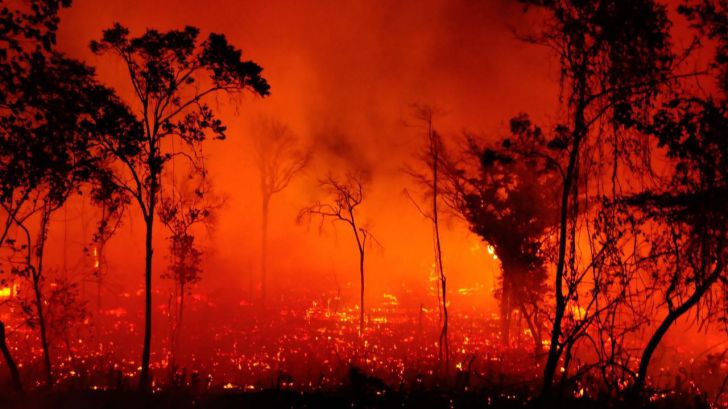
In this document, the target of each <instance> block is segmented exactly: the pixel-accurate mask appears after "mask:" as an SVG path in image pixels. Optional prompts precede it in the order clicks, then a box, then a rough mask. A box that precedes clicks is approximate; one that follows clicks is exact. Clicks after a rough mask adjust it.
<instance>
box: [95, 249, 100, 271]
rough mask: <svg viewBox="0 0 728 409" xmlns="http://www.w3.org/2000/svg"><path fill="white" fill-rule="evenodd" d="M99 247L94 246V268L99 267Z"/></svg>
mask: <svg viewBox="0 0 728 409" xmlns="http://www.w3.org/2000/svg"><path fill="white" fill-rule="evenodd" d="M99 265H100V264H99V249H98V248H97V247H94V268H96V269H98V268H99Z"/></svg>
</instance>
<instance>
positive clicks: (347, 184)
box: [297, 173, 375, 335]
mask: <svg viewBox="0 0 728 409" xmlns="http://www.w3.org/2000/svg"><path fill="white" fill-rule="evenodd" d="M320 183H321V187H322V188H323V190H324V191H325V192H326V193H327V195H328V196H329V198H330V201H329V202H324V203H322V202H318V201H317V202H316V203H314V204H313V205H311V206H308V207H305V208H303V209H301V211H300V212H299V213H298V217H297V221H298V222H301V221H302V220H304V219H306V218H309V219H310V218H312V217H320V219H321V223H322V225H323V223H324V221H326V220H330V221H332V222H343V223H345V224H346V225H347V226H349V228H350V229H351V232H352V234H353V235H354V240H355V241H356V248H357V251H358V252H359V335H363V334H364V256H365V252H366V248H367V240H369V239H372V240H375V239H374V237H373V236H372V235H371V233H370V232H369V230H367V229H366V228H365V227H362V225H361V222H360V221H359V220H358V218H357V217H358V216H357V208H358V207H359V205H361V203H362V201H363V200H364V187H363V186H364V182H363V180H362V176H361V175H356V174H353V173H349V174H347V176H346V179H345V180H344V181H340V180H338V179H336V178H335V177H333V176H328V177H327V178H326V179H323V180H321V181H320Z"/></svg>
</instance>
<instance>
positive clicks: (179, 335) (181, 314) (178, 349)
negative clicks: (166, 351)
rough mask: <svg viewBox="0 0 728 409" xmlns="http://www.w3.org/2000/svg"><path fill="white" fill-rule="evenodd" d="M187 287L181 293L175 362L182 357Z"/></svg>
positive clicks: (175, 334) (181, 287) (181, 289)
mask: <svg viewBox="0 0 728 409" xmlns="http://www.w3.org/2000/svg"><path fill="white" fill-rule="evenodd" d="M185 287H186V286H185V285H184V284H183V285H181V286H180V293H179V308H178V309H179V311H178V312H177V313H178V314H177V327H176V328H175V333H174V336H175V340H174V346H175V350H174V351H173V354H174V356H175V362H177V357H178V356H179V355H180V353H181V350H182V347H181V341H182V323H183V321H184V312H185Z"/></svg>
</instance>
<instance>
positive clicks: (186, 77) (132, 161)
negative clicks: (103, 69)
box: [91, 24, 269, 390]
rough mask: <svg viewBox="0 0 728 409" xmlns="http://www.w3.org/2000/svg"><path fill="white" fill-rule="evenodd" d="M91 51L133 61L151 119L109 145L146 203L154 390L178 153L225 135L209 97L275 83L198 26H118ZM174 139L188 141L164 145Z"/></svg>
mask: <svg viewBox="0 0 728 409" xmlns="http://www.w3.org/2000/svg"><path fill="white" fill-rule="evenodd" d="M91 50H92V51H93V52H95V53H97V54H105V53H111V54H113V55H115V56H117V57H118V58H120V59H121V61H122V62H123V64H124V65H125V66H126V68H127V71H128V73H129V80H130V82H131V87H132V89H133V95H134V97H135V103H134V106H135V108H136V109H137V116H138V119H139V121H140V122H141V123H142V124H143V132H142V133H140V134H139V135H137V136H136V138H135V139H133V140H130V141H129V140H125V141H119V140H109V141H107V142H108V143H107V144H106V149H107V152H108V154H110V155H113V156H114V157H116V159H117V160H118V162H119V164H120V166H119V167H118V168H117V170H118V172H117V173H115V174H114V180H115V181H116V183H117V185H118V186H119V188H120V189H122V190H124V191H125V192H126V193H127V194H129V195H130V196H131V197H132V198H133V200H134V201H135V202H136V203H137V204H138V205H139V209H140V210H141V213H142V216H143V219H144V224H145V230H146V234H145V272H144V278H145V280H144V281H145V286H144V288H145V312H144V322H145V323H144V346H143V352H142V359H141V374H140V378H139V382H140V384H139V385H140V389H142V390H147V389H148V388H149V385H150V383H149V381H150V377H149V356H150V347H151V337H152V253H153V249H152V243H153V241H152V237H153V229H154V221H155V213H156V208H157V205H158V201H159V190H160V188H161V185H162V181H161V179H160V176H161V175H162V173H163V170H164V167H165V164H166V163H167V162H168V161H169V160H170V159H171V158H173V157H175V156H184V151H183V149H184V147H185V146H186V147H193V148H194V146H195V145H199V144H201V143H203V141H205V140H206V139H208V138H214V139H224V138H225V130H226V128H225V126H224V125H223V124H222V122H221V121H220V119H218V118H217V116H216V115H215V113H214V111H213V110H212V109H211V108H210V106H209V105H208V104H207V103H206V101H207V99H208V98H210V97H212V96H215V95H218V94H220V93H225V94H228V95H230V96H235V95H241V94H242V93H243V91H250V92H252V93H254V94H256V95H260V96H266V95H268V94H269V86H268V83H267V82H266V81H265V79H264V78H263V77H261V71H262V69H261V67H260V66H258V65H257V64H255V63H254V62H252V61H246V60H243V59H242V52H241V51H240V50H239V49H237V48H235V47H233V46H232V45H230V44H229V43H228V41H227V38H226V37H225V36H224V35H222V34H215V33H212V34H210V35H209V36H208V37H207V39H205V40H204V41H200V38H199V30H198V29H197V28H195V27H190V26H187V27H185V28H184V29H182V30H171V31H167V32H160V31H157V30H152V29H150V30H147V31H146V32H145V33H144V34H142V35H141V36H139V37H130V35H129V30H128V29H127V28H125V27H123V26H121V25H120V24H116V25H114V27H112V28H110V29H108V30H105V31H104V32H103V35H102V38H101V39H100V40H98V41H92V42H91ZM174 138H176V139H178V140H179V141H180V142H181V143H178V144H176V145H175V144H171V143H170V144H169V145H167V146H165V145H164V144H163V143H162V142H163V141H165V140H168V139H174ZM122 144H123V147H122V146H121V145H122ZM172 146H177V147H178V149H176V150H173V148H172Z"/></svg>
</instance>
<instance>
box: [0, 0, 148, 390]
mask: <svg viewBox="0 0 728 409" xmlns="http://www.w3.org/2000/svg"><path fill="white" fill-rule="evenodd" d="M68 5H69V2H67V1H62V2H59V1H41V0H38V1H32V2H28V3H22V4H19V5H18V7H19V8H17V9H13V8H3V10H2V11H0V16H1V17H2V21H3V24H1V25H0V42H2V43H4V44H5V45H6V47H3V52H2V53H0V81H2V86H1V87H0V89H1V90H2V92H1V94H0V95H1V96H2V101H0V206H1V207H2V209H3V211H4V217H5V219H4V222H3V230H2V234H1V235H0V248H2V249H3V250H4V252H5V253H6V257H5V260H6V261H7V263H5V265H4V266H3V267H4V268H3V270H5V271H9V272H10V273H11V274H13V275H14V276H15V277H17V278H19V279H21V280H23V281H24V282H26V283H28V288H29V295H30V299H29V300H28V301H29V304H25V305H24V307H25V308H24V310H25V312H26V313H28V315H29V317H30V320H29V321H28V323H29V324H31V325H32V326H33V327H36V326H37V328H38V330H39V335H40V340H41V346H42V350H43V363H44V370H45V383H46V386H47V387H51V386H52V385H53V374H52V362H51V354H50V345H49V334H48V330H49V329H48V320H47V317H46V313H47V311H46V308H45V304H46V302H47V301H48V300H47V297H46V294H45V293H44V282H45V271H44V263H43V259H44V252H45V248H46V244H47V234H48V229H49V224H50V220H51V215H52V214H53V212H55V211H56V210H58V209H59V208H61V207H62V206H63V205H64V204H65V203H66V200H67V199H68V197H69V196H70V195H72V194H74V193H76V192H79V191H81V189H82V187H83V186H86V185H88V184H90V183H91V182H93V181H94V180H95V179H97V178H99V177H101V175H102V174H103V169H105V162H104V157H103V156H98V155H96V154H95V152H94V147H95V144H96V142H97V141H98V138H99V137H100V135H102V134H105V135H109V134H114V135H118V136H119V137H124V135H126V134H127V132H129V131H132V130H133V129H134V122H133V121H131V120H130V119H131V116H130V114H128V110H127V109H126V107H125V106H124V105H123V104H122V103H121V102H119V100H118V99H117V98H116V96H115V95H114V93H113V92H112V91H111V90H109V89H107V88H105V87H103V86H102V85H100V84H99V83H98V82H97V81H96V80H95V79H94V72H93V70H92V69H91V68H89V67H87V66H85V65H84V64H82V63H80V62H77V61H74V60H71V59H68V58H66V57H64V56H63V55H62V54H60V53H57V52H54V51H53V45H54V44H55V31H56V29H57V26H58V21H59V20H58V16H57V13H58V10H59V8H60V7H62V6H68ZM23 6H25V7H26V8H22V7H23Z"/></svg>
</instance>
